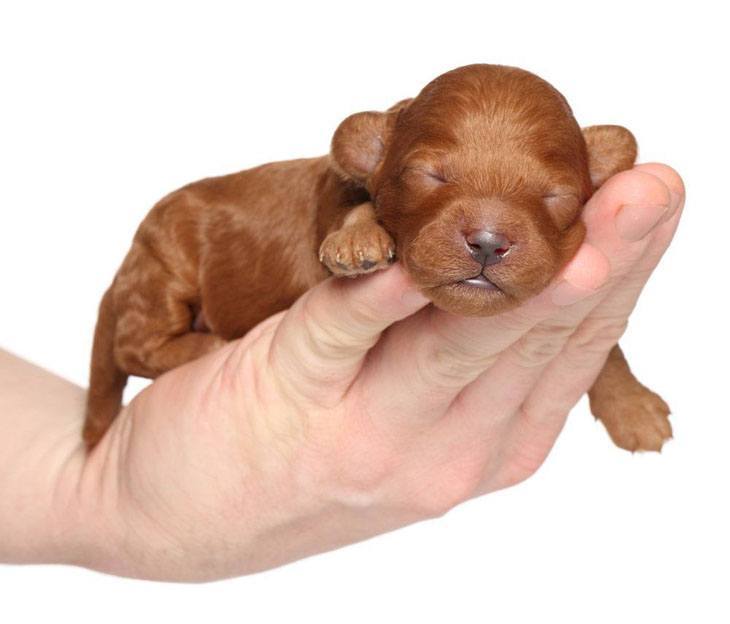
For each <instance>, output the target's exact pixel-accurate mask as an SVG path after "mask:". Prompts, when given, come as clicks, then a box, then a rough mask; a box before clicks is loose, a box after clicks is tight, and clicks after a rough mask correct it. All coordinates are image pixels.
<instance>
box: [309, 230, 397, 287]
mask: <svg viewBox="0 0 730 624" xmlns="http://www.w3.org/2000/svg"><path fill="white" fill-rule="evenodd" d="M319 259H320V261H321V262H322V263H323V264H324V265H325V266H326V267H327V268H328V269H329V270H330V271H331V272H332V273H333V274H334V275H346V276H350V277H353V276H355V275H361V274H363V273H372V272H373V271H377V270H379V269H384V268H385V267H387V266H388V265H389V264H391V263H392V262H393V261H394V260H395V244H394V243H393V239H392V238H391V237H390V235H389V234H388V233H387V232H386V231H385V230H384V229H383V228H382V227H380V226H379V225H377V224H374V223H369V224H358V225H351V226H346V227H343V228H341V229H339V230H337V231H336V232H332V233H331V234H329V235H328V236H327V237H326V238H325V239H324V241H323V242H322V245H321V247H320V249H319Z"/></svg>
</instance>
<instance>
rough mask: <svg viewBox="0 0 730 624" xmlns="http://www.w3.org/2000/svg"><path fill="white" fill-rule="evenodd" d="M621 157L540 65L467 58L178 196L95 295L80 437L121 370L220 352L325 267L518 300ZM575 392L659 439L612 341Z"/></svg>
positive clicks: (561, 257) (470, 303) (499, 304)
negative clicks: (319, 133)
mask: <svg viewBox="0 0 730 624" xmlns="http://www.w3.org/2000/svg"><path fill="white" fill-rule="evenodd" d="M635 158H636V142H635V140H634V138H633V136H632V135H631V133H630V132H629V131H628V130H626V129H624V128H621V127H619V126H594V127H590V128H586V129H584V130H581V129H580V128H579V126H578V124H577V123H576V121H575V119H574V118H573V115H572V112H571V109H570V107H569V106H568V104H567V102H566V101H565V99H564V98H563V96H562V95H561V94H560V93H558V91H556V90H555V89H554V88H553V87H552V86H550V85H549V84H548V83H546V82H545V81H543V80H541V79H540V78H538V77H537V76H534V75H533V74H530V73H528V72H526V71H523V70H520V69H516V68H510V67H502V66H495V65H470V66H467V67H462V68H459V69H456V70H453V71H450V72H448V73H446V74H444V75H442V76H439V77H438V78H436V79H435V80H434V81H433V82H431V83H430V84H428V85H427V86H426V87H425V88H424V89H423V91H421V93H420V94H419V95H418V96H417V97H416V98H414V99H412V100H404V101H402V102H399V103H398V104H396V105H395V106H393V107H392V108H390V109H389V110H387V111H385V112H363V113H358V114H355V115H352V116H350V117H348V118H347V119H345V120H344V121H343V122H342V123H341V124H340V126H339V127H338V128H337V131H336V132H335V135H334V137H333V140H332V149H331V153H330V154H329V155H328V156H323V157H320V158H311V159H304V160H293V161H287V162H277V163H271V164H267V165H263V166H260V167H257V168H254V169H250V170H247V171H242V172H240V173H235V174H232V175H227V176H223V177H219V178H210V179H205V180H201V181H199V182H196V183H194V184H191V185H189V186H186V187H184V188H182V189H180V190H178V191H175V192H174V193H172V194H170V195H168V196H167V197H165V198H164V199H162V200H161V201H160V202H159V203H158V204H157V205H156V206H154V208H152V210H151V211H150V213H149V214H148V215H147V217H146V218H145V219H144V221H143V222H142V224H141V225H140V227H139V229H138V231H137V233H136V235H135V237H134V241H133V242H132V247H131V249H130V251H129V253H128V254H127V257H126V258H125V260H124V262H123V263H122V266H121V268H120V269H119V271H118V272H117V274H116V276H115V278H114V281H113V282H112V285H111V287H110V288H109V289H108V290H107V292H106V293H105V294H104V297H103V299H102V302H101V306H100V310H99V320H98V322H97V327H96V333H95V336H94V347H93V353H92V361H91V381H90V387H89V393H88V405H87V414H86V423H85V427H84V433H83V436H84V441H85V442H86V444H87V446H88V447H89V448H91V447H93V446H94V445H95V444H96V443H97V442H98V441H99V439H100V438H101V437H102V435H103V434H104V432H105V431H106V430H107V429H108V427H109V425H110V424H111V422H112V420H113V419H114V418H115V416H116V415H117V413H118V411H119V409H120V405H121V400H122V391H123V389H124V386H125V384H126V381H127V377H128V376H129V375H139V376H142V377H156V376H158V375H160V374H162V373H164V372H165V371H167V370H169V369H171V368H174V367H176V366H179V365H181V364H184V363H185V362H187V361H189V360H192V359H194V358H197V357H200V356H202V355H204V354H205V353H208V352H210V351H212V350H214V349H217V348H219V347H220V346H222V345H223V344H224V343H225V342H226V341H229V340H233V339H234V338H238V337H240V336H242V335H244V334H245V333H246V332H247V331H248V330H249V329H251V328H252V327H254V326H255V325H256V324H257V323H259V322H260V321H262V320H263V319H265V318H267V317H268V316H271V315H272V314H274V313H276V312H278V311H280V310H283V309H285V308H287V307H289V306H290V305H291V304H292V303H293V302H294V301H295V300H296V299H297V298H298V297H299V296H300V295H301V294H302V293H303V292H305V291H306V290H307V289H309V288H311V287H312V286H314V285H315V284H317V283H318V282H319V281H321V280H323V279H325V278H326V277H328V276H329V275H330V274H334V275H337V276H355V275H360V274H363V273H369V272H372V271H376V270H379V269H382V268H385V267H387V266H388V265H389V264H390V263H392V262H393V261H394V259H395V258H396V257H397V258H398V259H399V260H400V261H401V262H402V263H403V266H404V267H405V268H406V269H407V271H408V272H409V273H410V275H411V276H412V278H413V280H414V281H415V283H416V284H417V285H418V286H419V287H420V288H421V289H422V291H423V292H424V293H425V294H426V295H427V296H428V297H429V298H430V299H431V300H432V301H433V303H434V305H436V306H438V307H440V308H442V309H444V310H447V311H450V312H454V313H457V314H465V315H490V314H496V313H498V312H502V311H504V310H507V309H509V308H511V307H514V306H516V305H518V304H519V303H520V302H523V301H525V300H526V299H527V298H529V297H532V296H533V295H535V294H537V293H539V292H540V291H541V290H542V289H543V288H545V286H546V285H547V284H548V282H549V281H550V280H551V279H552V278H553V277H554V276H555V275H556V273H557V272H558V271H559V270H560V269H561V268H562V267H563V266H564V265H565V264H566V263H567V261H568V260H569V259H570V258H571V257H572V256H573V255H574V254H575V252H576V251H577V249H578V247H579V246H580V244H581V242H582V240H583V237H584V233H585V228H584V225H583V223H582V221H581V220H580V215H581V210H582V208H583V205H584V204H585V203H586V201H587V200H588V199H589V197H590V196H591V194H592V193H593V192H594V190H595V189H596V188H598V187H599V186H600V185H601V184H603V182H605V181H606V180H607V179H608V178H609V177H610V176H612V175H614V174H615V173H618V172H619V171H622V170H625V169H629V168H631V166H632V165H633V163H634V160H635ZM589 396H590V401H591V409H592V411H593V413H594V414H595V416H596V417H597V418H599V419H600V420H602V422H603V423H604V425H605V426H606V428H607V430H608V432H609V434H610V435H611V437H612V438H613V440H614V442H615V443H616V444H617V445H618V446H620V447H623V448H626V449H629V450H632V451H633V450H659V449H661V446H662V444H663V442H664V440H665V439H667V438H669V437H670V436H671V428H670V425H669V420H668V415H669V409H668V407H667V405H666V404H665V403H664V401H662V399H661V398H660V397H658V396H657V395H656V394H654V393H653V392H651V391H650V390H648V389H647V388H645V387H644V386H642V385H641V384H640V383H639V382H638V381H637V380H636V379H635V378H634V376H633V375H632V374H631V372H630V370H629V368H628V365H627V363H626V360H625V359H624V357H623V355H622V353H621V351H620V349H619V347H618V345H616V346H615V347H614V349H613V350H612V351H611V353H610V355H609V357H608V360H607V361H606V364H605V367H604V369H603V371H602V372H601V374H600V375H599V377H598V379H597V380H596V382H595V384H594V386H593V388H592V389H591V391H590V392H589Z"/></svg>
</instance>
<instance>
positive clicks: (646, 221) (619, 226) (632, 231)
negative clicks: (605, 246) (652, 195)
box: [616, 204, 670, 242]
mask: <svg viewBox="0 0 730 624" xmlns="http://www.w3.org/2000/svg"><path fill="white" fill-rule="evenodd" d="M669 212H670V208H669V206H668V205H659V206H637V205H633V204H626V205H625V206H624V207H623V208H621V210H620V211H619V213H618V215H616V230H617V231H618V234H619V236H620V237H621V238H623V239H624V240H627V241H632V242H635V241H639V240H641V239H642V238H644V237H645V236H646V235H647V234H648V233H649V232H651V231H652V230H653V229H654V227H656V225H657V224H658V223H659V222H660V221H662V220H664V219H665V218H666V217H667V214H668V213H669Z"/></svg>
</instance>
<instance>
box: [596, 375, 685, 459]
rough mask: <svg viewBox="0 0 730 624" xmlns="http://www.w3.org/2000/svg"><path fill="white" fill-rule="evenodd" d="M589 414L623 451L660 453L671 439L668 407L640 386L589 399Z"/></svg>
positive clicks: (656, 396)
mask: <svg viewBox="0 0 730 624" xmlns="http://www.w3.org/2000/svg"><path fill="white" fill-rule="evenodd" d="M591 411H592V412H593V415H594V416H595V417H596V418H598V419H599V420H600V421H601V422H603V424H604V426H605V427H606V430H607V431H608V434H609V435H610V436H611V439H612V440H613V441H614V443H615V444H616V446H619V447H621V448H623V449H626V450H627V451H632V452H633V451H661V450H662V446H663V444H664V442H666V441H667V440H669V439H670V438H671V437H672V426H671V425H670V424H669V406H668V405H667V404H666V403H665V402H664V400H663V399H662V398H661V397H660V396H659V395H658V394H656V393H655V392H652V391H651V390H649V389H648V388H645V387H644V386H641V385H637V386H636V388H632V389H631V390H630V391H628V392H625V393H622V394H620V395H614V396H611V397H603V398H602V399H600V400H592V401H591Z"/></svg>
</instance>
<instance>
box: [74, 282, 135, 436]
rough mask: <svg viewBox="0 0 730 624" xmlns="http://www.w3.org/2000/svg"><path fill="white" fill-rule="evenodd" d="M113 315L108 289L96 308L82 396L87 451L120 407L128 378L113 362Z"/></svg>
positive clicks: (114, 314) (114, 328)
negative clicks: (86, 386) (86, 379)
mask: <svg viewBox="0 0 730 624" xmlns="http://www.w3.org/2000/svg"><path fill="white" fill-rule="evenodd" d="M116 316H117V315H116V311H115V310H114V300H113V296H112V289H111V288H109V290H107V291H106V292H105V293H104V296H103V297H102V300H101V304H100V305H99V318H98V320H97V321H96V330H95V331H94V346H93V348H92V350H91V374H90V379H89V392H88V394H87V395H86V421H85V422H84V432H83V438H84V442H85V443H86V447H87V448H88V449H92V448H93V447H94V446H95V445H96V443H97V442H98V441H99V440H101V438H102V436H103V435H104V433H105V432H106V430H107V429H108V428H109V426H110V425H111V423H112V421H113V420H114V419H115V418H116V416H117V414H118V413H119V409H120V407H121V406H122V393H123V392H124V386H126V385H127V377H128V375H127V374H126V373H125V372H124V371H122V370H121V369H120V368H119V366H118V365H117V363H116V360H115V359H114V334H115V332H116V321H117V318H116Z"/></svg>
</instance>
